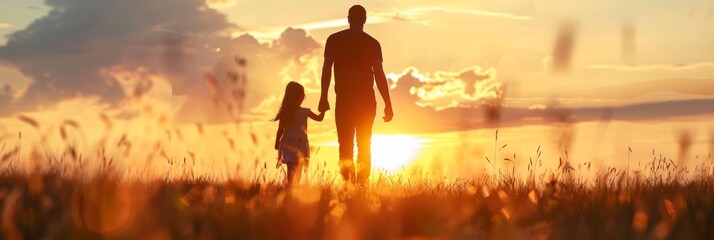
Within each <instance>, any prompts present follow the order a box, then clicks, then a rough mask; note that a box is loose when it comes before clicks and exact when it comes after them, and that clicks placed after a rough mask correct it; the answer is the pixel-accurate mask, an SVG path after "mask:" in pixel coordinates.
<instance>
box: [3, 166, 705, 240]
mask: <svg viewBox="0 0 714 240" xmlns="http://www.w3.org/2000/svg"><path fill="white" fill-rule="evenodd" d="M564 179H565V178H564ZM628 185H629V186H628ZM0 207H1V208H0V211H1V214H0V216H2V236H3V238H7V239H20V238H24V239H41V238H42V239H47V238H49V239H99V238H109V239H196V238H207V239H213V238H225V239H366V238H367V239H394V238H418V237H427V238H450V239H454V238H456V239H459V238H460V239H474V238H478V239H483V238H488V239H514V238H515V239H533V238H535V239H607V238H609V239H651V238H655V239H664V238H673V239H712V238H714V230H713V229H712V228H711V227H712V226H714V179H710V178H698V179H694V180H689V181H686V182H685V181H632V183H627V184H623V183H622V182H620V183H619V184H618V183H617V181H608V180H607V179H604V178H601V179H599V180H598V181H595V182H593V183H589V184H584V183H579V182H577V181H572V180H570V181H567V180H557V179H551V180H548V181H545V182H542V184H535V183H533V181H530V182H526V183H522V182H519V181H515V180H513V179H507V178H504V179H499V180H492V179H489V178H487V177H484V178H481V179H472V180H468V181H459V182H457V183H453V184H441V183H429V182H424V183H410V184H408V185H404V184H394V183H390V182H389V181H386V180H383V179H380V180H376V181H374V182H372V183H371V184H370V185H368V186H365V187H358V188H354V189H347V190H345V189H343V188H342V187H334V186H332V185H324V186H298V187H296V188H294V189H285V188H283V187H282V186H280V185H277V184H259V183H247V182H240V181H233V182H221V183H218V182H210V181H202V180H172V181H165V180H157V181H150V182H127V181H125V180H118V178H116V177H115V175H114V174H111V173H107V174H102V175H101V176H99V177H95V178H93V179H88V180H87V179H83V180H82V179H78V178H72V177H67V176H61V175H59V174H52V173H45V174H34V175H29V176H27V175H24V174H12V173H8V174H4V175H1V176H0Z"/></svg>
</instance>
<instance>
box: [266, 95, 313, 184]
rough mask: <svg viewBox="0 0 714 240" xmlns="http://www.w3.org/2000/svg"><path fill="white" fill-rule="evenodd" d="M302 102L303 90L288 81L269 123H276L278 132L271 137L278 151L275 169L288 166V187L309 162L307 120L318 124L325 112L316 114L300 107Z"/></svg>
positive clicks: (297, 180) (294, 181)
mask: <svg viewBox="0 0 714 240" xmlns="http://www.w3.org/2000/svg"><path fill="white" fill-rule="evenodd" d="M303 100H305V88H304V87H303V86H302V85H300V84H299V83H296V82H290V83H288V85H287V86H286V87H285V95H284V96H283V102H282V103H281V104H280V110H278V114H276V115H275V118H273V121H279V122H278V132H277V133H276V134H275V150H278V166H277V167H279V166H280V164H281V163H284V164H285V165H287V166H288V171H287V175H286V176H285V178H286V179H287V181H288V186H291V185H292V184H293V183H297V182H300V176H301V170H302V166H303V165H305V166H307V163H308V161H310V142H309V141H308V139H307V118H308V117H309V118H311V119H312V120H315V121H318V122H320V121H322V119H323V118H324V117H325V112H324V111H322V112H321V113H320V114H319V115H318V114H315V113H313V112H312V111H310V109H307V108H302V107H300V104H302V101H303Z"/></svg>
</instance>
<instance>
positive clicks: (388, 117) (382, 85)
mask: <svg viewBox="0 0 714 240" xmlns="http://www.w3.org/2000/svg"><path fill="white" fill-rule="evenodd" d="M372 70H373V71H374V80H375V81H376V82H377V90H379V94H380V95H382V99H383V100H384V121H385V122H389V121H392V117H394V112H393V111H392V100H391V99H390V98H389V85H388V84H387V76H385V75H384V69H383V68H382V61H377V62H375V63H373V64H372Z"/></svg>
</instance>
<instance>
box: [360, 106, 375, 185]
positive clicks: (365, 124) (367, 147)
mask: <svg viewBox="0 0 714 240" xmlns="http://www.w3.org/2000/svg"><path fill="white" fill-rule="evenodd" d="M375 111H376V109H375V107H366V108H365V109H364V110H362V111H361V112H360V115H359V116H357V117H356V119H357V120H358V122H357V130H356V131H357V181H358V182H360V183H364V182H365V181H367V179H369V173H370V170H371V169H372V150H371V143H372V124H373V123H374V116H375V113H376V112H375Z"/></svg>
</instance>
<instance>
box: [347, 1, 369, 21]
mask: <svg viewBox="0 0 714 240" xmlns="http://www.w3.org/2000/svg"><path fill="white" fill-rule="evenodd" d="M347 20H348V21H349V23H350V25H351V26H362V25H364V23H365V22H366V21H367V10H365V9H364V7H362V6H361V5H354V6H352V7H351V8H350V11H349V14H348V15H347Z"/></svg>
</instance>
